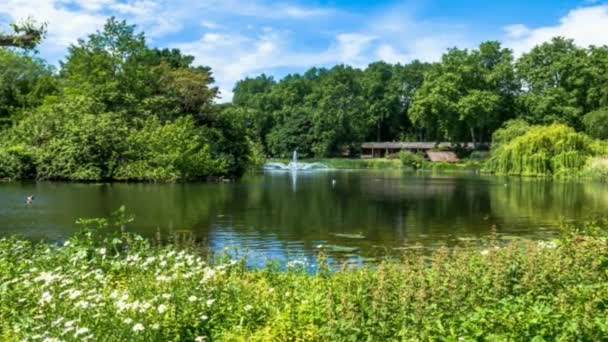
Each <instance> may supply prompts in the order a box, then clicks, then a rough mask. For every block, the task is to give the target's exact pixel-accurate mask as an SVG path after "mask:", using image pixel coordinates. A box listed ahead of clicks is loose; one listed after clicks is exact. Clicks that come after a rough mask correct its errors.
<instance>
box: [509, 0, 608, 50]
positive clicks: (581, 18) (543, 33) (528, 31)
mask: <svg viewBox="0 0 608 342" xmlns="http://www.w3.org/2000/svg"><path fill="white" fill-rule="evenodd" d="M606 32H608V5H597V6H589V7H581V8H577V9H574V10H571V11H570V12H568V14H567V15H566V16H564V17H563V18H561V19H560V20H559V23H558V24H557V25H554V26H543V27H536V28H529V27H527V26H525V25H522V24H516V25H510V26H507V27H505V33H506V39H505V46H508V47H510V48H512V49H513V51H514V52H515V54H516V55H521V54H522V53H524V52H526V51H529V50H530V49H532V48H533V47H534V46H535V45H538V44H542V43H543V42H546V41H548V40H550V39H551V38H553V37H557V36H563V37H566V38H571V39H574V41H575V42H576V43H577V44H578V45H580V46H588V45H605V44H608V34H606Z"/></svg>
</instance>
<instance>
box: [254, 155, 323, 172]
mask: <svg viewBox="0 0 608 342" xmlns="http://www.w3.org/2000/svg"><path fill="white" fill-rule="evenodd" d="M322 169H329V167H328V166H327V165H325V164H323V163H301V162H298V152H297V151H296V150H294V151H293V155H292V157H291V162H289V164H284V163H266V164H264V170H278V171H312V170H322Z"/></svg>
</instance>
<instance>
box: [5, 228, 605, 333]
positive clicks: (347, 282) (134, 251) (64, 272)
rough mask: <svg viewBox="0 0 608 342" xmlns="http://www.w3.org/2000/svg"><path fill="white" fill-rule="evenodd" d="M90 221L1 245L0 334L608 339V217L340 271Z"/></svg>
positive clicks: (12, 240) (10, 239)
mask: <svg viewBox="0 0 608 342" xmlns="http://www.w3.org/2000/svg"><path fill="white" fill-rule="evenodd" d="M125 219H128V218H126V217H123V218H120V217H117V219H116V220H115V222H110V221H108V220H104V219H93V220H87V221H84V223H86V224H87V225H88V229H85V230H84V231H82V232H81V233H79V234H77V235H76V236H74V237H72V238H70V239H69V240H67V241H66V243H63V244H61V245H58V244H55V243H44V242H43V243H38V244H36V243H32V242H31V241H26V240H21V239H15V238H8V239H7V238H4V239H0V280H1V283H0V284H1V286H0V337H5V336H9V337H10V338H9V340H11V341H12V340H15V341H20V340H25V339H27V340H45V339H47V340H53V339H54V338H61V340H66V341H81V340H92V341H96V340H104V341H205V340H207V341H216V340H217V341H235V340H236V341H285V340H295V341H419V340H422V341H435V340H442V341H443V340H447V341H458V340H464V341H528V340H534V341H537V340H538V341H542V340H551V341H553V340H555V341H600V340H603V339H604V338H605V337H606V336H607V334H608V324H607V323H606V322H608V308H607V306H606V298H608V285H607V284H608V274H607V273H606V260H608V247H607V245H606V240H605V238H606V230H605V225H606V222H605V221H597V222H594V223H593V224H592V225H591V226H590V227H589V228H588V229H582V230H580V229H572V228H575V227H565V233H566V234H564V236H563V238H562V239H560V240H556V241H549V242H536V241H525V240H523V241H519V242H518V241H513V242H511V243H510V244H508V245H506V246H498V245H495V244H494V242H493V240H490V241H485V244H486V245H485V247H481V248H483V249H482V250H480V249H476V248H454V249H447V248H442V249H439V250H437V251H435V252H433V253H432V254H430V255H427V254H424V253H423V252H421V251H411V252H409V253H407V254H404V255H403V257H402V259H401V260H400V261H386V262H381V263H379V264H377V265H374V266H371V267H358V268H347V267H345V268H337V269H333V268H331V267H329V266H328V265H327V263H325V262H324V259H323V258H322V257H320V264H319V265H318V267H317V268H316V269H315V270H314V271H312V272H309V271H307V267H308V266H310V265H309V264H307V263H305V262H301V261H300V262H292V263H288V264H287V265H286V267H285V270H284V271H282V270H280V269H279V268H278V267H277V266H276V264H272V263H271V264H269V265H268V266H267V267H265V268H262V269H251V268H247V267H246V266H245V262H244V260H232V259H230V258H229V257H227V256H226V255H218V256H216V257H215V258H207V257H206V256H205V255H203V254H201V253H200V252H199V250H197V249H193V248H191V247H185V248H184V249H180V248H178V247H175V246H166V247H162V246H153V245H152V244H151V243H149V242H148V241H147V240H146V239H144V238H142V237H140V236H137V235H134V234H130V233H120V232H119V233H111V232H112V231H117V230H118V229H119V227H120V222H124V221H125Z"/></svg>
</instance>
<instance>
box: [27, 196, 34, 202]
mask: <svg viewBox="0 0 608 342" xmlns="http://www.w3.org/2000/svg"><path fill="white" fill-rule="evenodd" d="M32 203H34V195H29V196H27V198H26V199H25V204H32Z"/></svg>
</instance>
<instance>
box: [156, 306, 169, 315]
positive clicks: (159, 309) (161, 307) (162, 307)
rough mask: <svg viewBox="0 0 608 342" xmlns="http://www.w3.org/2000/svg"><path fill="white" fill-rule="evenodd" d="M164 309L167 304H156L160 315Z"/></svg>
mask: <svg viewBox="0 0 608 342" xmlns="http://www.w3.org/2000/svg"><path fill="white" fill-rule="evenodd" d="M165 311H167V306H166V305H165V304H161V305H159V306H158V313H159V314H161V315H162V314H163V313H165Z"/></svg>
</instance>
